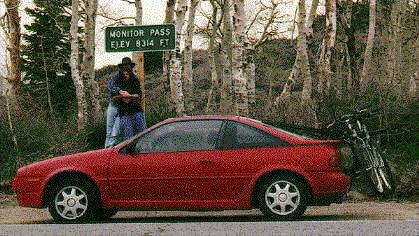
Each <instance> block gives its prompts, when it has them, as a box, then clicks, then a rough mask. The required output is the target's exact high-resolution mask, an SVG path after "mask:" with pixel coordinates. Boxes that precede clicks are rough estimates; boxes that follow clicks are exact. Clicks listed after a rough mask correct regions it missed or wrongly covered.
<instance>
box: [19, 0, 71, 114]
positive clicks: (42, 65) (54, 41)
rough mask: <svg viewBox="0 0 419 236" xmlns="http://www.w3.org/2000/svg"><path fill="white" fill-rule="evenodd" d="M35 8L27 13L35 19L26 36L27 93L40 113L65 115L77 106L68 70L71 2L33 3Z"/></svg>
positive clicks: (24, 60) (25, 69) (28, 26)
mask: <svg viewBox="0 0 419 236" xmlns="http://www.w3.org/2000/svg"><path fill="white" fill-rule="evenodd" d="M34 3H35V8H33V9H29V8H26V9H25V11H26V13H27V14H28V15H29V16H31V17H33V18H34V21H33V22H32V24H30V25H25V26H24V27H25V29H26V30H27V32H28V33H27V34H24V35H23V39H24V45H22V71H23V72H24V75H25V77H24V79H23V81H24V84H25V86H24V89H25V90H26V91H27V94H30V97H31V100H32V104H33V103H35V104H37V106H39V107H40V108H41V109H50V108H49V105H48V93H50V97H51V103H52V109H53V110H54V111H58V112H65V111H67V110H68V108H70V107H73V106H74V103H75V100H76V99H75V89H74V84H73V82H72V79H71V69H70V66H69V56H70V38H69V34H68V32H69V30H70V20H71V15H69V14H68V13H66V8H67V7H68V6H69V1H66V0H60V1H59V0H56V1H40V0H38V1H34Z"/></svg>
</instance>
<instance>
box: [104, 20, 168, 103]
mask: <svg viewBox="0 0 419 236" xmlns="http://www.w3.org/2000/svg"><path fill="white" fill-rule="evenodd" d="M175 32H176V31H175V26H174V25H172V24H168V25H141V26H121V27H108V28H106V30H105V45H106V52H138V62H136V63H138V79H139V81H140V83H141V90H142V93H143V98H142V103H141V106H142V108H143V110H144V109H145V103H144V95H145V91H144V77H145V76H144V53H143V52H152V51H172V50H175V49H176V41H175V38H176V37H175V36H176V33H175Z"/></svg>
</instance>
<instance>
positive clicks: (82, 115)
mask: <svg viewBox="0 0 419 236" xmlns="http://www.w3.org/2000/svg"><path fill="white" fill-rule="evenodd" d="M71 10H72V16H71V28H70V34H71V54H70V67H71V76H72V79H73V82H74V86H75V87H76V97H77V107H78V120H77V122H78V130H79V131H82V130H85V128H86V127H87V101H86V95H85V89H84V84H83V80H82V78H81V77H80V70H79V67H80V63H79V43H78V36H77V35H78V34H77V33H78V29H79V27H78V23H79V19H80V13H79V0H72V6H71Z"/></svg>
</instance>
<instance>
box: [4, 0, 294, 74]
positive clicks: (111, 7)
mask: <svg viewBox="0 0 419 236" xmlns="http://www.w3.org/2000/svg"><path fill="white" fill-rule="evenodd" d="M166 2H167V0H142V4H143V25H156V24H163V21H164V16H165V8H166ZM294 2H295V1H294ZM246 4H247V6H246V7H247V9H246V10H247V14H248V18H249V14H250V15H251V14H252V11H255V9H254V7H252V4H253V6H254V1H253V0H248V1H246ZM291 5H295V4H291ZM26 7H30V8H32V7H33V4H32V0H21V5H20V9H19V14H20V16H21V19H22V21H21V22H22V24H29V23H30V22H31V18H30V17H29V16H27V15H26V14H25V12H24V9H25V8H26ZM208 9H210V3H209V2H208V1H202V2H201V5H200V7H199V9H198V11H197V17H196V22H197V23H198V24H199V22H201V24H203V22H205V20H204V18H203V16H202V15H200V12H202V11H205V10H208ZM292 9H294V8H293V6H290V10H289V11H290V12H293V10H292ZM99 11H101V12H106V13H107V14H108V15H110V16H112V17H114V18H118V17H123V16H131V17H134V16H135V7H134V4H129V3H127V2H124V1H122V0H99ZM4 12H5V7H4V3H2V1H0V16H2V15H3V14H4ZM129 22H130V23H132V24H133V23H134V20H132V21H128V23H129ZM109 24H110V21H109V20H106V19H105V18H103V17H97V25H96V58H95V69H100V68H102V67H104V66H107V65H117V64H119V63H120V61H121V59H122V58H123V57H126V56H131V53H120V52H118V53H107V52H105V36H104V31H105V28H106V26H107V25H109ZM21 29H22V30H24V28H23V27H21ZM2 33H3V32H0V39H1V40H0V73H1V74H2V75H5V74H6V70H5V68H6V67H5V64H6V63H5V61H6V60H7V58H6V56H5V50H6V48H5V45H4V40H5V38H4V34H2ZM193 47H194V48H200V47H203V42H202V40H199V38H198V39H197V40H194V45H193Z"/></svg>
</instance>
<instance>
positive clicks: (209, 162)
mask: <svg viewBox="0 0 419 236" xmlns="http://www.w3.org/2000/svg"><path fill="white" fill-rule="evenodd" d="M199 163H201V164H212V163H214V162H213V161H199Z"/></svg>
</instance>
